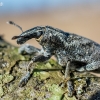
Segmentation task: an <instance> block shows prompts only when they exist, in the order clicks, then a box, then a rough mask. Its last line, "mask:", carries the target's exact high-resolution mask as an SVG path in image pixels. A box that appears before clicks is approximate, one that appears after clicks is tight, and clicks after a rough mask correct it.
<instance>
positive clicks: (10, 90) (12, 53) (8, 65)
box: [0, 37, 100, 100]
mask: <svg viewBox="0 0 100 100" xmlns="http://www.w3.org/2000/svg"><path fill="white" fill-rule="evenodd" d="M30 59H31V56H29V55H20V54H18V48H17V47H14V46H12V45H10V44H9V43H7V42H6V41H4V40H3V39H2V37H0V100H99V99H100V79H99V78H97V77H95V76H93V75H91V74H89V73H76V72H74V73H72V75H71V76H72V81H73V83H74V89H75V96H73V97H71V98H70V97H68V96H67V87H66V86H63V85H61V84H60V83H61V82H62V81H63V79H64V75H63V74H62V73H61V71H60V70H59V69H61V66H59V65H58V64H57V63H56V61H54V60H52V59H50V60H49V61H46V62H43V63H36V64H35V65H34V66H35V71H34V73H33V74H32V76H31V78H30V80H29V81H28V83H27V84H26V85H25V86H24V87H19V86H18V85H19V81H20V79H21V78H22V76H23V75H25V73H26V66H27V64H28V63H29V61H30Z"/></svg>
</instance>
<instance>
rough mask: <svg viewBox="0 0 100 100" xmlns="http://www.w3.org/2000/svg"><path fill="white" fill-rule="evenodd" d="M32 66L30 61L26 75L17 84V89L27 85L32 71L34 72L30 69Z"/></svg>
mask: <svg viewBox="0 0 100 100" xmlns="http://www.w3.org/2000/svg"><path fill="white" fill-rule="evenodd" d="M32 64H33V61H30V63H29V64H28V66H27V73H26V75H25V76H24V77H22V78H21V80H20V83H19V87H23V86H24V85H26V84H27V82H28V80H29V78H30V76H31V74H32V72H33V70H34V68H31V69H30V67H31V66H32Z"/></svg>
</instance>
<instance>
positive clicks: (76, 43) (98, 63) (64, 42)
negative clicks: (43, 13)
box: [9, 21, 100, 96]
mask: <svg viewBox="0 0 100 100" xmlns="http://www.w3.org/2000/svg"><path fill="white" fill-rule="evenodd" d="M9 23H10V24H13V22H12V23H11V21H10V22H9ZM14 24H15V23H14ZM15 25H16V24H15ZM16 26H18V25H16ZM19 28H20V29H21V30H22V28H21V27H19ZM32 38H35V39H36V41H38V43H39V44H40V45H41V50H39V51H38V53H39V55H38V56H35V57H33V58H32V60H31V61H30V63H29V65H28V67H27V70H28V71H27V74H26V76H25V77H23V78H22V79H21V82H20V85H21V86H22V83H23V84H26V83H27V81H28V79H29V76H30V71H29V69H30V67H31V64H32V63H34V62H43V61H46V60H48V59H50V58H51V56H52V55H54V56H55V57H56V58H57V61H58V63H59V64H60V65H61V66H65V80H66V82H67V85H68V86H69V91H70V94H71V96H72V94H73V86H72V83H71V82H69V81H71V80H70V72H72V71H78V72H88V71H89V72H90V71H95V70H99V69H100V44H98V43H96V42H94V41H92V40H90V39H88V38H85V37H83V36H79V35H77V34H74V33H69V32H64V31H62V30H60V29H57V28H53V27H51V26H37V27H34V28H31V29H29V30H27V31H24V32H23V31H22V33H21V34H20V35H19V36H14V37H13V38H12V39H17V44H24V43H25V42H26V41H28V40H29V39H32ZM31 50H32V49H31ZM28 52H30V50H29V49H28Z"/></svg>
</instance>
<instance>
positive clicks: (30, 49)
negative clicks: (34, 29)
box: [18, 44, 40, 54]
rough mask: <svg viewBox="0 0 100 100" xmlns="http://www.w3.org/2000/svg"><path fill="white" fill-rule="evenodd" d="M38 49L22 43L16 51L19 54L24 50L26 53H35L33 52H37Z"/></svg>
mask: <svg viewBox="0 0 100 100" xmlns="http://www.w3.org/2000/svg"><path fill="white" fill-rule="evenodd" d="M39 51H40V49H38V48H36V47H34V46H31V45H29V44H24V45H22V46H21V47H20V48H19V49H18V52H19V53H20V54H23V53H24V52H25V53H27V54H35V53H38V52H39Z"/></svg>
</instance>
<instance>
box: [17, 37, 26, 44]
mask: <svg viewBox="0 0 100 100" xmlns="http://www.w3.org/2000/svg"><path fill="white" fill-rule="evenodd" d="M27 40H28V39H27V38H25V37H19V38H17V44H24V43H25V42H26V41H27Z"/></svg>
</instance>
